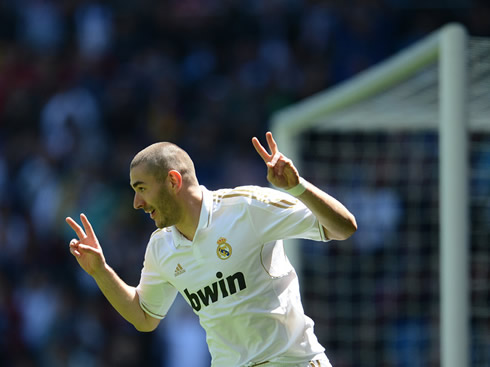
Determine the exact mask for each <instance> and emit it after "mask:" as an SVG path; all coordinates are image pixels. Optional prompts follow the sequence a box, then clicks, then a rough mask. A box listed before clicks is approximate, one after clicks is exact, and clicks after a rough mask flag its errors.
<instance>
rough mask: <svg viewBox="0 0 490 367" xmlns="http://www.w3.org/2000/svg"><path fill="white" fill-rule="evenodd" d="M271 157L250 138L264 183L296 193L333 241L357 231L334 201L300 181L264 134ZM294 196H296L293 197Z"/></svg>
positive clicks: (351, 218) (354, 222) (288, 163)
mask: <svg viewBox="0 0 490 367" xmlns="http://www.w3.org/2000/svg"><path fill="white" fill-rule="evenodd" d="M266 139H267V144H268V146H269V149H270V153H269V152H268V151H267V150H266V149H265V148H264V147H263V146H262V145H261V144H260V142H259V140H258V139H257V138H256V137H254V138H252V144H253V146H254V147H255V150H256V151H257V153H258V154H259V155H260V156H261V157H262V159H263V160H264V162H265V164H266V166H267V180H268V181H269V182H270V183H271V184H272V185H274V186H276V187H278V188H281V189H284V190H291V189H293V190H292V191H291V193H292V194H294V192H298V193H299V194H298V195H297V198H298V199H299V200H301V201H302V202H303V203H304V204H305V205H306V206H307V207H308V208H309V209H310V210H311V211H312V213H313V214H314V215H315V216H316V217H317V218H318V221H319V222H320V224H321V225H322V226H323V229H324V232H325V235H326V236H327V237H328V238H329V239H332V240H344V239H346V238H348V237H350V236H351V235H352V234H353V233H354V232H355V231H356V230H357V223H356V219H355V218H354V216H353V215H352V213H351V212H350V211H349V210H347V208H346V207H345V206H344V205H342V203H340V202H339V201H338V200H337V199H335V198H334V197H332V196H330V195H329V194H327V193H326V192H324V191H322V190H320V189H319V188H318V187H316V186H315V185H313V184H312V183H310V182H308V181H306V180H303V179H301V177H300V175H299V173H298V170H297V169H296V167H295V166H294V164H293V162H292V161H291V160H290V159H289V158H287V157H286V156H284V154H282V153H281V152H280V151H279V149H278V147H277V144H276V142H275V140H274V138H273V136H272V133H270V132H267V134H266ZM295 196H296V195H295Z"/></svg>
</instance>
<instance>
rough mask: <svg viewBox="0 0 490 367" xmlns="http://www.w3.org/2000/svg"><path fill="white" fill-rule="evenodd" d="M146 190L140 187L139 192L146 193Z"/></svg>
mask: <svg viewBox="0 0 490 367" xmlns="http://www.w3.org/2000/svg"><path fill="white" fill-rule="evenodd" d="M145 190H146V189H145V188H144V187H139V188H138V191H139V192H144V191H145Z"/></svg>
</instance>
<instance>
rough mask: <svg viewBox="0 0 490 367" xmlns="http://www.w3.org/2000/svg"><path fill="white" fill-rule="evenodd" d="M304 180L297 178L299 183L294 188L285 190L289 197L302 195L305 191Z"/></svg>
mask: <svg viewBox="0 0 490 367" xmlns="http://www.w3.org/2000/svg"><path fill="white" fill-rule="evenodd" d="M305 184H306V180H305V179H304V178H303V177H300V178H299V183H298V184H297V185H296V186H294V187H293V188H290V189H289V190H285V191H286V192H287V193H288V194H289V195H292V196H294V197H298V196H300V195H301V194H302V193H304V192H305V190H306V185H305Z"/></svg>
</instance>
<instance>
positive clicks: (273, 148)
mask: <svg viewBox="0 0 490 367" xmlns="http://www.w3.org/2000/svg"><path fill="white" fill-rule="evenodd" d="M265 138H266V139H267V144H269V148H270V150H271V153H272V155H275V154H276V153H277V144H276V141H275V140H274V138H273V137H272V133H271V132H270V131H268V132H267V133H266V134H265Z"/></svg>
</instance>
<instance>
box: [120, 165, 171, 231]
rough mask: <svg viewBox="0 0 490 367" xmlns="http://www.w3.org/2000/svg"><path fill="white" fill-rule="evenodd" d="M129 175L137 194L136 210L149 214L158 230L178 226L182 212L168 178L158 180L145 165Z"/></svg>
mask: <svg viewBox="0 0 490 367" xmlns="http://www.w3.org/2000/svg"><path fill="white" fill-rule="evenodd" d="M129 175H130V180H131V187H132V188H133V190H134V192H135V194H134V200H133V206H134V208H135V209H143V210H144V211H145V212H146V213H149V214H150V217H151V219H153V220H154V221H155V225H156V226H157V227H158V228H165V227H170V226H173V225H176V224H177V223H178V221H179V218H180V212H181V211H180V208H179V205H178V203H177V200H176V197H175V195H174V194H173V193H172V192H171V191H170V190H169V189H168V188H167V184H168V182H167V181H168V176H167V178H166V179H165V180H163V179H158V178H157V177H156V176H155V175H154V174H152V173H151V172H150V171H149V170H148V169H146V167H145V165H144V164H140V165H138V166H136V167H133V168H132V169H131V171H130V174H129Z"/></svg>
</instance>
